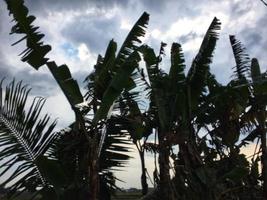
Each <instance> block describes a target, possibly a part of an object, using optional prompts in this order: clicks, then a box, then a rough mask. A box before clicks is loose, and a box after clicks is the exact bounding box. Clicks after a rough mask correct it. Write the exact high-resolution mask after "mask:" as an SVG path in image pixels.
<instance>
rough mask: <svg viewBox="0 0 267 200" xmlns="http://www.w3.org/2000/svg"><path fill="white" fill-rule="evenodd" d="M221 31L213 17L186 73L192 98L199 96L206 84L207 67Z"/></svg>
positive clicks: (219, 25)
mask: <svg viewBox="0 0 267 200" xmlns="http://www.w3.org/2000/svg"><path fill="white" fill-rule="evenodd" d="M220 29H221V23H220V21H219V20H218V19H217V18H216V17H215V18H214V19H213V21H212V22H211V24H210V26H209V28H208V30H207V32H206V34H205V36H204V39H203V41H202V44H201V46H200V49H199V52H198V54H197V55H196V57H195V58H194V60H193V63H192V66H191V68H190V69H189V71H188V75H187V80H188V82H189V85H190V88H191V93H192V94H194V95H193V96H196V97H197V96H199V95H200V94H201V92H202V91H203V88H204V87H205V85H206V82H207V75H208V71H209V66H210V64H211V62H212V57H213V52H214V49H215V46H216V42H217V40H218V38H219V34H218V31H219V30H220Z"/></svg>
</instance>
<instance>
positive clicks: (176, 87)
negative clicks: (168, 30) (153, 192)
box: [142, 18, 220, 199]
mask: <svg viewBox="0 0 267 200" xmlns="http://www.w3.org/2000/svg"><path fill="white" fill-rule="evenodd" d="M219 29H220V22H219V20H218V19H217V18H214V20H213V21H212V23H211V25H210V27H209V29H208V31H207V33H206V35H205V37H204V40H203V42H202V45H201V47H200V50H199V53H198V54H197V56H196V57H195V59H194V60H193V63H192V66H191V68H190V69H189V72H188V75H187V76H186V75H185V72H184V70H185V64H184V56H183V53H182V49H181V45H180V44H178V43H173V44H172V47H171V59H170V60H171V67H170V71H169V73H168V74H167V73H166V72H164V71H162V70H161V69H160V68H159V64H160V62H161V60H162V55H163V54H164V46H165V44H164V43H162V45H161V48H160V52H159V55H158V56H156V54H155V53H154V51H153V49H152V48H150V47H148V46H145V47H144V48H143V51H142V52H143V57H144V61H145V63H146V71H147V77H146V78H147V79H148V88H147V89H148V90H149V94H150V96H149V101H150V107H149V109H148V113H150V116H149V117H150V118H151V119H152V121H154V122H155V123H153V124H154V125H155V126H154V127H153V128H154V129H155V130H156V131H157V132H158V141H159V167H160V176H159V177H160V180H159V195H160V197H161V198H164V199H174V198H178V197H177V194H175V190H176V189H175V188H174V187H173V186H172V182H171V178H170V163H169V157H170V150H171V148H172V146H173V145H174V144H178V145H179V151H180V153H181V154H182V156H183V159H184V160H186V161H185V162H188V163H187V164H188V165H190V166H187V167H188V168H189V167H193V166H192V165H195V167H196V166H197V165H201V164H202V163H201V160H200V159H199V153H198V152H197V151H196V147H195V139H196V135H195V134H196V133H195V132H194V128H193V120H194V118H195V115H196V113H197V109H198V105H199V103H200V101H199V99H200V97H201V95H202V92H203V90H204V87H205V86H206V82H207V75H208V72H209V65H210V63H211V60H212V55H213V51H214V49H215V45H216V41H217V39H218V33H217V31H218V30H219ZM174 138H175V140H173V139H174ZM192 162H194V163H192Z"/></svg>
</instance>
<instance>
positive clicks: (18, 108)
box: [0, 81, 56, 195]
mask: <svg viewBox="0 0 267 200" xmlns="http://www.w3.org/2000/svg"><path fill="white" fill-rule="evenodd" d="M29 92H30V89H28V88H27V86H23V85H22V83H21V82H19V83H17V84H16V83H15V81H13V82H11V83H10V84H9V85H8V86H6V88H5V95H4V90H3V87H2V83H1V85H0V93H1V96H0V97H1V98H0V102H1V104H0V105H1V107H0V146H1V149H2V150H1V152H0V161H2V162H3V161H5V162H4V163H2V165H1V169H3V170H2V172H1V174H0V175H1V176H3V175H5V176H7V177H8V178H7V179H6V180H5V181H4V182H3V183H2V184H3V185H6V186H8V188H9V189H10V191H11V194H12V192H16V191H21V190H22V191H24V190H26V189H30V188H28V186H29V185H30V186H31V189H32V190H37V187H44V186H46V184H47V181H46V179H45V177H44V176H43V175H42V173H41V171H40V166H38V162H37V161H36V159H37V158H39V157H41V156H44V155H45V154H46V152H47V151H48V149H49V145H50V144H51V143H52V142H53V140H54V138H55V134H53V133H52V131H53V129H54V127H55V125H56V122H55V121H54V122H52V123H50V122H49V121H50V117H49V116H48V115H45V116H44V117H43V118H40V112H41V110H42V108H43V105H44V103H45V100H44V99H43V98H41V97H37V98H35V99H34V100H33V102H32V104H31V106H30V108H29V110H28V111H26V109H25V107H26V103H27V98H28V94H29ZM3 97H4V98H3ZM14 169H15V170H14ZM8 173H11V175H10V176H8V175H7V174H8ZM14 180H16V181H14ZM12 195H14V194H12Z"/></svg>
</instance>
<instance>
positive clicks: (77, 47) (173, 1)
mask: <svg viewBox="0 0 267 200" xmlns="http://www.w3.org/2000/svg"><path fill="white" fill-rule="evenodd" d="M25 4H26V6H27V7H28V8H29V10H30V14H33V15H35V16H36V17H37V20H36V21H35V23H34V24H35V25H38V26H40V31H41V32H43V33H44V34H45V35H46V36H45V38H44V42H45V43H47V44H50V45H51V46H52V51H51V52H50V53H49V54H48V55H47V57H49V58H50V59H51V60H55V61H56V63H57V64H58V65H61V64H64V63H65V64H67V65H68V66H69V68H70V70H71V72H72V74H73V77H74V78H75V79H77V80H78V82H79V85H80V87H81V88H84V84H83V80H84V79H85V77H86V76H87V75H88V74H89V73H90V72H91V71H92V69H93V66H94V64H95V63H96V58H97V56H98V54H102V55H103V54H104V52H105V49H106V46H107V44H108V42H109V41H110V40H111V39H114V40H115V41H117V42H118V45H119V46H120V45H121V44H122V42H123V41H124V39H125V37H126V36H127V33H128V32H129V30H130V29H131V27H132V26H133V24H134V23H135V22H136V20H137V19H138V18H139V17H140V16H141V14H142V13H143V12H144V11H146V12H148V13H149V14H150V21H149V25H148V29H147V34H146V36H145V38H144V39H143V41H144V42H145V43H147V44H148V45H150V46H152V47H153V48H154V49H155V50H156V51H157V50H158V48H159V46H160V42H161V41H163V42H165V43H167V44H168V46H167V47H166V57H165V58H164V59H165V61H164V66H161V67H162V68H165V69H168V68H169V67H168V66H167V65H165V64H168V61H169V60H168V59H169V57H168V56H169V51H170V47H171V43H172V42H178V43H180V44H181V45H182V47H183V50H184V53H185V60H186V63H187V67H189V66H190V63H191V61H192V60H193V58H194V56H195V55H196V53H197V51H198V48H199V46H200V44H201V41H202V39H203V36H204V34H205V32H206V30H207V28H208V27H209V24H210V23H211V21H212V19H213V18H214V17H215V16H216V17H217V18H219V19H220V20H221V22H222V30H221V31H220V40H219V42H218V45H217V47H216V51H215V56H214V62H213V64H212V65H211V71H212V72H213V73H214V74H215V76H216V78H217V79H218V80H219V81H220V82H221V83H224V84H225V83H227V82H228V81H229V80H230V77H231V75H232V73H233V69H232V68H233V67H234V66H235V63H234V57H233V54H232V49H231V46H230V42H229V35H230V34H231V35H232V34H233V35H236V37H237V38H238V39H239V40H240V41H241V42H242V43H243V45H244V46H245V47H246V48H247V53H248V54H249V55H250V57H251V58H252V57H256V58H258V59H259V63H260V65H261V68H262V70H263V71H266V67H267V56H266V49H267V37H266V35H267V28H266V25H267V7H266V6H264V5H263V4H262V2H261V1H260V0H223V1H218V0H202V1H193V0H180V1H177V0H165V1H163V0H76V1H72V0H25ZM11 20H12V18H11V17H9V16H8V11H7V9H6V5H5V3H4V1H0V44H1V45H0V79H1V78H2V77H7V78H8V79H12V78H16V79H17V80H23V81H24V83H26V84H29V85H30V86H31V87H32V88H33V90H32V92H31V95H32V97H33V96H43V97H45V98H47V103H46V105H45V108H44V112H48V113H49V114H50V115H51V116H52V118H57V119H58V129H60V128H62V127H65V126H67V125H68V124H69V123H70V122H72V120H73V119H74V116H73V114H72V112H71V109H70V107H69V105H68V104H67V101H66V99H65V97H64V96H63V95H62V93H61V91H60V90H59V88H58V86H57V84H56V83H55V81H54V80H53V78H52V77H51V74H50V73H49V71H48V69H47V68H46V67H42V68H40V69H39V70H38V71H36V70H35V69H33V68H32V67H30V66H29V65H28V64H26V63H22V62H21V61H20V57H19V56H18V54H19V53H20V52H21V51H22V50H24V48H25V45H24V43H22V44H20V45H17V46H14V47H11V44H12V43H13V42H16V41H17V40H18V39H19V38H20V37H18V36H15V35H11V36H10V35H9V32H10V29H11V27H12V23H11ZM83 91H84V90H83ZM132 156H133V157H134V158H133V159H132V160H131V161H130V162H129V167H127V168H125V169H124V170H125V171H122V172H119V173H117V175H118V178H120V179H122V180H124V181H126V183H119V186H123V187H126V188H128V187H138V188H140V181H139V179H140V167H139V165H140V164H139V160H138V157H137V153H136V152H135V151H133V153H132ZM147 163H148V168H149V170H150V171H151V170H152V168H153V167H152V163H153V157H151V156H148V161H147Z"/></svg>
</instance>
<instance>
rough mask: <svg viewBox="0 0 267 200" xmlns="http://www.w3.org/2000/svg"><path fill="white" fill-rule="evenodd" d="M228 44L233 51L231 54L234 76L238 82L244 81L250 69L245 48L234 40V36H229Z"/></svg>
mask: <svg viewBox="0 0 267 200" xmlns="http://www.w3.org/2000/svg"><path fill="white" fill-rule="evenodd" d="M229 38H230V43H231V46H232V49H233V54H234V57H235V62H236V66H235V67H234V69H235V71H234V76H235V77H236V78H237V79H238V80H240V81H244V79H245V78H246V77H247V75H248V72H249V69H250V59H249V56H248V54H247V53H246V48H245V47H244V46H243V45H242V43H241V42H240V41H239V40H237V39H236V37H235V36H234V35H230V36H229Z"/></svg>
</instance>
